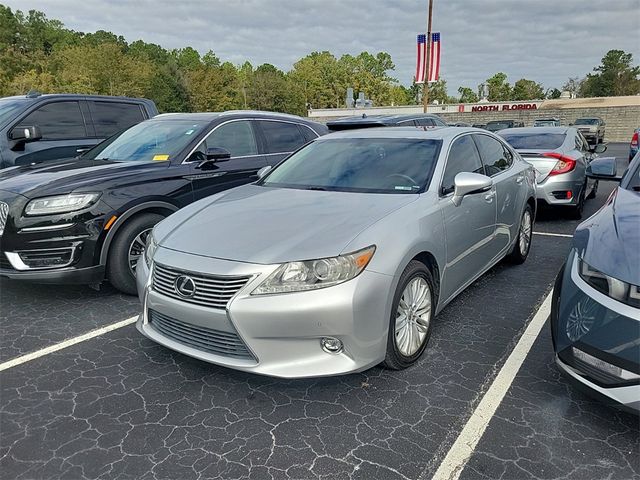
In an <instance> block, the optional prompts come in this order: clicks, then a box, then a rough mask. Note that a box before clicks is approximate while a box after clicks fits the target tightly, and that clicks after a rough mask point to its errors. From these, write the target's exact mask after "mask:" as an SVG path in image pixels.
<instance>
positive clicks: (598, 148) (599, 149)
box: [589, 143, 607, 153]
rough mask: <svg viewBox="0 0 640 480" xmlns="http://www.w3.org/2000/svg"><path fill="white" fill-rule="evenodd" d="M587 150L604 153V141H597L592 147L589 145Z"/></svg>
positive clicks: (605, 148) (605, 149)
mask: <svg viewBox="0 0 640 480" xmlns="http://www.w3.org/2000/svg"><path fill="white" fill-rule="evenodd" d="M589 151H590V152H591V153H604V152H606V151H607V146H606V145H605V144H604V143H599V144H598V145H594V146H593V147H591V146H589Z"/></svg>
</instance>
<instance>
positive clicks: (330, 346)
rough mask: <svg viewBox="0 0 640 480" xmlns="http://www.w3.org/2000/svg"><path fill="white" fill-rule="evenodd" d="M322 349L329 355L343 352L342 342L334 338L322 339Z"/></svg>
mask: <svg viewBox="0 0 640 480" xmlns="http://www.w3.org/2000/svg"><path fill="white" fill-rule="evenodd" d="M320 345H321V346H322V349H323V350H324V351H325V352H327V353H340V352H341V351H342V342H341V341H340V340H338V339H337V338H333V337H322V339H320Z"/></svg>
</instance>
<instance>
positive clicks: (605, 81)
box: [580, 50, 640, 97]
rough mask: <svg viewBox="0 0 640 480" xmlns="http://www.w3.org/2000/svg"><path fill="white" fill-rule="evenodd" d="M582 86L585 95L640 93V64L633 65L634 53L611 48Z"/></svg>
mask: <svg viewBox="0 0 640 480" xmlns="http://www.w3.org/2000/svg"><path fill="white" fill-rule="evenodd" d="M593 71H594V72H595V73H590V74H588V75H587V78H585V80H584V82H582V85H581V86H580V95H581V96H583V97H609V96H617V95H637V94H639V93H640V66H636V67H634V66H633V55H632V54H631V53H625V52H623V51H622V50H609V51H608V52H607V54H606V55H605V56H604V57H602V63H601V64H600V65H599V66H597V67H595V68H594V69H593Z"/></svg>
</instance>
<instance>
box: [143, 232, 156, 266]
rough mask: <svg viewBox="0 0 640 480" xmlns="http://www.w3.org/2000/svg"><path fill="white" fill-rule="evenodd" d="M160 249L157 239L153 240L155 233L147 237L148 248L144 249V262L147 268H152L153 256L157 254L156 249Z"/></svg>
mask: <svg viewBox="0 0 640 480" xmlns="http://www.w3.org/2000/svg"><path fill="white" fill-rule="evenodd" d="M157 248H158V243H157V242H156V239H155V238H153V231H152V232H151V233H150V234H149V235H147V246H146V247H144V261H145V262H146V263H147V267H150V266H151V262H152V261H153V254H154V253H156V249H157Z"/></svg>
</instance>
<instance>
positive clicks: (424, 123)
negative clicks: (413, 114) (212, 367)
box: [416, 118, 436, 127]
mask: <svg viewBox="0 0 640 480" xmlns="http://www.w3.org/2000/svg"><path fill="white" fill-rule="evenodd" d="M416 123H417V124H418V125H420V126H421V127H435V126H436V123H435V122H434V121H433V120H432V119H431V118H419V119H417V120H416Z"/></svg>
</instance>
